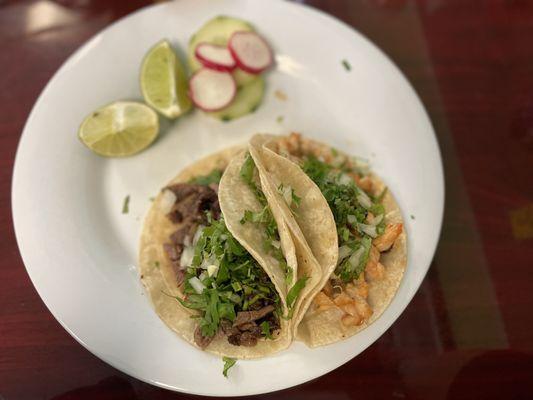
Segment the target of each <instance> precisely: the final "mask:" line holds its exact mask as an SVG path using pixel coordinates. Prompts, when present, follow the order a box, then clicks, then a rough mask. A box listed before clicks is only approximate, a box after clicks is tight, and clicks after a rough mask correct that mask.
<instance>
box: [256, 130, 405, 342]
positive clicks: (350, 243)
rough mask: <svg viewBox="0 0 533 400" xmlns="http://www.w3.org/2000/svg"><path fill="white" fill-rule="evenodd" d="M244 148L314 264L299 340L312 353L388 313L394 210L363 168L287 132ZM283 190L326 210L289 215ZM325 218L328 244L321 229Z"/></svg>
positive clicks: (308, 207) (396, 232) (399, 254)
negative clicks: (313, 198)
mask: <svg viewBox="0 0 533 400" xmlns="http://www.w3.org/2000/svg"><path fill="white" fill-rule="evenodd" d="M250 146H251V148H253V154H254V156H255V158H256V163H257V164H258V165H259V166H260V168H261V169H262V170H263V173H264V174H265V176H268V179H269V180H271V181H272V182H273V185H279V186H278V194H277V195H275V196H273V201H276V202H277V203H278V205H279V206H280V209H281V210H282V212H283V214H284V216H285V220H286V224H287V226H288V227H289V229H290V230H291V232H292V234H293V235H294V236H298V233H297V232H296V230H298V231H299V232H301V235H303V238H304V240H305V241H306V242H307V244H308V245H309V248H310V249H311V252H312V254H313V255H314V257H315V259H316V260H317V262H318V264H319V265H320V270H321V279H320V283H319V284H318V285H317V286H316V288H315V289H314V290H313V291H312V293H310V294H309V296H308V297H307V300H306V301H304V304H303V305H302V306H301V308H300V310H299V311H300V313H301V314H304V315H303V316H302V317H303V319H302V321H301V323H300V324H299V325H298V327H297V331H298V332H297V337H298V339H299V340H302V341H304V342H305V343H306V344H308V345H309V346H311V347H315V346H320V345H326V344H329V343H333V342H336V341H338V340H341V339H343V338H346V337H349V336H352V335H354V334H356V333H357V332H359V331H361V330H362V329H364V328H365V327H366V326H368V325H369V324H371V323H372V322H373V321H375V320H376V319H377V318H378V317H379V316H380V315H381V314H382V313H383V311H384V310H385V309H386V307H387V306H388V304H389V303H390V301H391V300H392V298H393V297H394V295H395V293H396V292H397V290H398V288H399V285H400V282H401V279H402V276H403V274H404V271H405V268H406V265H407V245H406V235H405V232H404V228H403V220H402V215H401V213H400V210H399V207H398V204H397V203H396V201H395V200H394V198H393V196H392V194H391V193H390V192H389V191H388V190H387V188H386V187H385V185H384V184H383V182H382V181H381V180H380V179H379V178H378V177H377V176H376V175H375V174H373V173H370V172H369V171H368V168H367V166H366V165H363V164H362V163H361V162H358V161H357V160H356V159H354V158H353V157H350V156H348V155H346V154H343V153H341V152H339V151H337V150H335V149H333V148H331V147H330V146H327V145H325V144H322V143H319V142H316V141H313V140H310V139H307V138H304V137H302V136H301V135H299V134H295V133H293V134H291V135H290V136H283V137H280V136H272V135H256V136H255V137H254V138H253V139H252V140H251V145H250ZM286 187H290V188H291V190H295V191H296V192H298V193H306V192H308V191H310V190H311V189H310V188H315V189H318V190H319V191H320V192H321V194H322V196H323V199H324V200H325V201H326V202H327V205H328V207H327V209H325V208H323V207H317V206H316V205H313V204H312V202H310V201H306V200H308V199H306V198H305V196H304V198H302V200H301V204H300V207H299V208H298V210H297V211H296V212H294V211H293V210H290V209H289V207H287V205H290V198H289V197H288V196H287V195H286ZM311 193H314V191H312V190H311ZM331 218H333V219H334V228H333V232H334V235H335V239H336V240H335V241H334V243H332V240H331V239H330V235H331V228H330V227H328V226H327V222H326V223H324V221H330V219H331Z"/></svg>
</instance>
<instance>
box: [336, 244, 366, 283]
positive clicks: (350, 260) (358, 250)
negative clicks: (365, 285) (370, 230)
mask: <svg viewBox="0 0 533 400" xmlns="http://www.w3.org/2000/svg"><path fill="white" fill-rule="evenodd" d="M348 246H349V247H350V248H351V249H352V253H351V255H352V256H353V257H352V256H350V257H346V258H345V259H344V260H343V261H342V262H341V263H340V264H339V265H338V266H337V269H336V270H335V273H336V274H337V275H338V276H339V277H340V278H341V279H342V280H343V281H344V282H348V281H351V280H352V279H357V278H358V277H359V275H360V274H361V272H363V271H364V269H365V266H366V263H367V262H368V257H369V256H370V248H371V247H372V239H371V238H370V237H369V236H364V237H363V238H362V239H356V240H355V241H354V242H352V243H350V244H349V245H348Z"/></svg>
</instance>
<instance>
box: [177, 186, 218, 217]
mask: <svg viewBox="0 0 533 400" xmlns="http://www.w3.org/2000/svg"><path fill="white" fill-rule="evenodd" d="M167 189H168V190H170V191H172V193H174V194H175V195H176V202H175V203H174V206H173V207H172V209H171V210H170V212H169V213H168V217H169V218H170V220H171V221H172V222H175V223H179V222H182V221H185V220H192V221H198V222H200V221H203V220H204V219H205V212H206V211H211V213H212V215H213V218H215V219H218V218H219V217H220V206H219V204H218V195H217V192H216V191H215V190H213V188H211V187H209V186H204V185H197V184H192V183H177V184H175V185H171V186H168V187H167Z"/></svg>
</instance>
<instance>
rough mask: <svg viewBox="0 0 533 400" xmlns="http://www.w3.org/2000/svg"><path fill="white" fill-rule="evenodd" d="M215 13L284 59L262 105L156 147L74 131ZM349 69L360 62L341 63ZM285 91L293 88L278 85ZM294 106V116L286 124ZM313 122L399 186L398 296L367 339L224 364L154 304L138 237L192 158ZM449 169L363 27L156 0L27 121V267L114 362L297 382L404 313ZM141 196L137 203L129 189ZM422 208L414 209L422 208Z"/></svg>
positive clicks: (428, 252)
mask: <svg viewBox="0 0 533 400" xmlns="http://www.w3.org/2000/svg"><path fill="white" fill-rule="evenodd" d="M218 14H226V15H232V16H238V17H241V18H244V19H246V20H249V21H251V22H252V23H253V24H254V25H255V26H256V28H257V29H258V30H259V32H261V33H262V34H263V35H264V36H266V38H267V39H268V41H269V42H270V43H271V44H272V46H273V48H274V50H275V53H276V59H277V66H276V68H275V70H273V71H271V72H269V73H268V77H267V82H268V92H267V94H266V98H265V101H264V103H263V105H262V106H261V107H260V108H259V109H258V110H257V112H256V113H255V114H253V115H250V116H247V117H245V118H242V119H239V120H237V121H235V122H231V123H222V122H219V121H217V120H214V119H211V118H208V117H206V116H205V115H203V114H202V113H201V112H199V111H196V112H194V113H192V114H191V115H188V116H186V117H184V118H182V119H180V120H178V121H177V122H176V123H174V124H172V125H171V126H168V127H167V129H166V130H165V131H164V132H163V133H162V135H161V137H160V139H159V140H158V141H157V142H156V143H155V144H154V145H153V146H152V147H150V148H149V149H148V150H146V151H144V152H143V153H141V154H139V155H136V156H134V157H131V158H127V159H103V158H100V157H98V156H96V155H94V154H92V153H91V152H90V151H88V150H87V149H86V148H85V147H84V146H83V145H82V144H81V143H80V142H79V141H78V138H77V135H76V132H77V128H78V125H79V123H80V122H81V121H82V119H83V118H84V117H85V115H86V114H88V113H90V112H91V111H92V110H93V109H95V108H97V107H99V106H101V105H103V104H106V103H109V102H111V101H114V100H118V99H140V98H141V96H140V91H139V86H138V72H139V66H140V62H141V59H142V57H143V55H144V54H145V52H146V51H147V50H148V49H149V48H150V46H152V45H153V44H154V43H156V42H157V41H159V40H160V39H161V38H164V37H166V38H169V39H170V40H171V41H172V42H173V43H174V44H175V45H176V46H177V47H179V48H180V49H182V51H183V50H185V49H186V44H187V42H188V39H189V36H190V35H191V34H192V33H193V32H195V31H196V30H197V29H198V28H199V27H200V26H201V25H202V24H203V23H204V22H205V21H206V20H208V19H210V18H211V17H213V16H216V15H218ZM343 59H346V60H348V61H349V63H350V64H351V66H352V69H351V71H350V72H347V71H346V70H345V69H344V68H343V66H342V64H341V61H342V60H343ZM276 90H281V91H282V92H283V93H285V94H286V95H287V100H286V101H281V100H279V99H278V98H277V97H276V96H275V95H274V92H275V91H276ZM278 116H283V118H284V119H283V121H282V122H281V123H280V122H278V121H277V117H278ZM291 130H296V131H300V132H303V133H304V134H306V135H309V136H311V137H314V138H317V139H321V140H324V141H327V142H328V143H331V144H332V145H334V146H336V147H338V148H341V149H343V150H346V151H348V152H350V153H352V154H355V155H359V156H363V157H368V158H369V159H370V161H371V163H372V166H373V168H374V170H375V171H376V172H377V173H379V174H380V175H381V176H382V177H383V178H384V179H385V181H386V182H387V183H388V185H389V186H390V189H391V190H392V191H393V192H394V194H395V195H396V196H397V198H398V200H399V203H400V206H401V208H402V210H403V213H404V217H405V222H406V228H407V232H408V238H409V265H408V267H407V271H406V274H405V277H404V280H403V283H402V285H401V287H400V290H399V292H398V294H397V295H396V297H395V298H394V301H393V302H392V304H391V305H390V307H389V308H388V309H387V310H386V311H385V313H384V314H383V315H382V316H381V317H380V318H379V320H378V321H376V322H375V323H374V324H372V325H371V326H370V327H369V328H367V329H365V330H364V331H363V332H361V333H359V334H358V335H356V336H355V337H353V338H351V339H349V340H346V341H343V342H341V343H337V344H335V345H331V346H327V347H324V348H320V349H315V350H310V349H308V348H307V347H305V346H304V345H303V344H301V343H294V344H293V345H292V346H291V347H290V348H289V349H288V350H286V351H284V352H282V353H279V354H277V355H275V356H273V357H268V358H265V359H261V360H257V361H246V362H245V361H239V362H238V363H237V366H235V367H234V368H233V369H232V370H231V373H230V378H229V379H225V378H224V377H223V376H222V373H221V371H222V361H221V360H220V359H219V358H217V357H214V356H212V355H209V354H207V353H203V352H201V351H199V350H196V349H195V348H193V347H191V346H190V345H188V344H186V343H185V342H183V341H182V340H181V339H180V338H178V337H177V336H176V335H174V334H173V333H172V332H171V331H170V330H169V329H167V328H166V326H165V325H164V324H163V323H162V322H161V321H160V320H159V318H158V317H157V315H156V314H155V313H154V312H153V310H152V308H151V305H150V303H149V301H148V299H147V297H146V296H145V295H144V293H143V289H142V287H141V285H140V283H139V277H138V272H137V268H136V266H135V265H136V254H137V244H138V237H139V232H140V228H141V225H142V218H143V215H144V213H145V212H146V211H147V209H148V207H149V206H150V201H149V198H150V197H151V196H153V195H154V194H156V193H157V191H158V190H159V189H160V188H161V187H162V185H164V184H165V183H166V182H167V181H168V180H169V179H170V178H172V177H173V176H174V175H175V174H176V173H177V172H178V171H179V170H180V169H181V168H182V167H184V166H185V165H187V164H189V163H190V162H192V161H194V160H196V159H198V158H200V157H202V156H204V155H206V154H208V153H211V152H213V151H215V150H218V149H221V148H223V147H226V146H229V145H231V144H234V143H240V142H243V141H244V140H245V139H246V138H247V137H249V136H250V135H252V134H253V133H254V132H272V133H286V132H289V131H291ZM443 192H444V182H443V175H442V167H441V160H440V155H439V150H438V147H437V143H436V140H435V136H434V132H433V129H432V127H431V124H430V122H429V120H428V117H427V115H426V112H425V111H424V108H423V106H422V104H421V103H420V100H419V99H418V97H417V96H416V94H415V92H414V91H413V89H412V88H411V87H410V85H409V84H408V82H407V81H406V79H405V78H404V77H403V76H402V74H401V73H400V71H399V70H398V69H397V68H396V67H395V66H394V65H393V64H392V63H391V62H390V60H389V59H387V57H386V56H385V55H384V54H383V53H381V52H380V51H379V50H378V49H377V48H376V47H375V46H374V45H372V44H371V43H370V42H369V41H368V40H367V39H365V38H364V37H363V36H361V35H360V34H358V33H357V32H355V31H354V30H352V29H351V28H349V27H348V26H346V25H344V24H342V23H341V22H339V21H337V20H335V19H333V18H331V17H329V16H327V15H325V14H322V13H320V12H318V11H316V10H314V9H311V8H307V7H304V6H301V5H298V4H295V3H286V2H282V1H268V2H267V1H252V0H235V1H230V0H228V1H223V0H219V1H216V2H214V1H208V0H182V1H176V2H172V3H163V4H160V5H156V6H152V7H148V8H145V9H143V10H141V11H139V12H136V13H134V14H132V15H130V16H128V17H126V18H124V19H122V20H120V21H119V22H117V23H115V24H113V25H112V26H110V27H109V28H107V29H105V30H104V31H103V32H101V33H100V34H98V35H97V36H95V37H94V38H93V39H91V40H90V41H89V42H88V43H86V44H85V45H84V46H83V47H81V48H80V49H79V50H78V51H77V52H76V53H75V54H74V55H72V57H70V59H69V60H68V61H67V62H66V63H65V64H64V65H63V67H62V68H61V69H60V70H59V71H58V72H57V74H56V75H55V76H54V78H53V79H52V80H51V81H50V82H49V84H48V85H47V87H46V88H45V90H44V91H43V93H42V94H41V96H40V97H39V100H38V101H37V103H36V104H35V107H34V108H33V111H32V113H31V115H30V117H29V119H28V121H27V123H26V127H25V129H24V133H23V135H22V139H21V141H20V146H19V149H18V153H17V158H16V164H15V170H14V177H13V215H14V221H15V228H16V234H17V240H18V244H19V247H20V251H21V253H22V256H23V259H24V262H25V265H26V268H27V270H28V273H29V275H30V277H31V279H32V281H33V283H34V285H35V287H36V288H37V291H38V292H39V294H40V296H41V297H42V299H43V301H44V302H45V303H46V305H47V306H48V308H49V309H50V311H51V312H52V313H53V315H54V316H55V317H56V318H57V320H58V321H59V322H60V323H61V324H62V325H63V327H64V328H65V329H66V330H67V331H68V332H69V333H70V334H71V335H72V336H74V337H75V338H76V339H77V340H78V341H79V342H80V343H81V344H82V345H83V346H85V347H86V348H87V349H88V350H90V351H91V352H92V353H94V354H95V355H97V356H98V357H100V358H101V359H103V360H105V361H106V362H108V363H109V364H111V365H113V366H114V367H116V368H118V369H120V370H122V371H124V372H126V373H128V374H130V375H132V376H134V377H136V378H139V379H141V380H143V381H146V382H150V383H152V384H155V385H158V386H162V387H165V388H169V389H173V390H178V391H184V392H190V393H196V394H205V395H220V396H229V395H246V394H254V393H263V392H269V391H274V390H279V389H283V388H287V387H290V386H294V385H297V384H300V383H303V382H306V381H308V380H310V379H313V378H316V377H318V376H320V375H323V374H325V373H327V372H328V371H331V370H333V369H335V368H337V367H338V366H340V365H342V364H344V363H345V362H347V361H348V360H350V359H351V358H353V357H355V356H356V355H358V354H359V353H361V352H362V351H363V350H364V349H365V348H367V347H368V346H369V345H370V344H372V343H373V342H374V341H375V340H376V339H377V338H379V336H380V335H381V334H383V332H385V330H386V329H387V328H389V327H390V325H391V324H392V323H393V322H394V321H395V320H396V318H398V316H399V315H400V313H401V312H402V311H403V310H404V308H405V307H406V306H407V304H408V303H409V301H410V300H411V298H412V297H413V295H414V293H415V292H416V290H417V288H418V287H419V285H420V283H421V281H422V279H423V278H424V275H425V274H426V271H427V269H428V267H429V264H430V261H431V258H432V256H433V253H434V250H435V246H436V244H437V239H438V236H439V231H440V226H441V220H442V212H443V201H444V200H443V194H444V193H443ZM126 195H130V196H131V202H130V212H129V214H122V213H121V208H122V202H123V199H124V197H125V196H126ZM410 215H414V216H416V220H412V219H411V218H410V217H409V216H410Z"/></svg>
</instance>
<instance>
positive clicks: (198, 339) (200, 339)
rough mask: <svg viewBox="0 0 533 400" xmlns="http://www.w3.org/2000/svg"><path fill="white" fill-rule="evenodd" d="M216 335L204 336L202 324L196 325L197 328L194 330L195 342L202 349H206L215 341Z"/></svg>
mask: <svg viewBox="0 0 533 400" xmlns="http://www.w3.org/2000/svg"><path fill="white" fill-rule="evenodd" d="M214 338H215V337H214V336H204V335H202V329H201V328H200V326H197V327H196V330H195V331H194V342H195V343H196V344H197V345H198V346H199V347H200V348H201V349H202V350H204V349H205V348H206V347H207V346H209V344H210V343H211V342H212V341H213V339H214Z"/></svg>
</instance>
